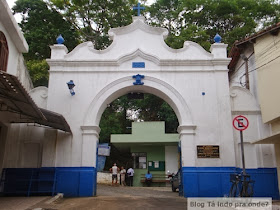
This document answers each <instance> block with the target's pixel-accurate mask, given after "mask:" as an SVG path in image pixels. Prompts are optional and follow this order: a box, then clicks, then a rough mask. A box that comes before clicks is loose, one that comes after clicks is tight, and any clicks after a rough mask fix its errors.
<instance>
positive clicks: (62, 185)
mask: <svg viewBox="0 0 280 210" xmlns="http://www.w3.org/2000/svg"><path fill="white" fill-rule="evenodd" d="M96 179H97V171H96V168H94V167H57V168H55V167H50V168H48V167H44V168H5V169H3V173H2V179H1V180H2V182H3V183H1V185H2V186H4V187H3V193H4V194H5V195H25V196H30V195H54V194H57V193H63V194H64V196H65V197H87V196H95V195H96V186H97V185H96V183H97V182H96Z"/></svg>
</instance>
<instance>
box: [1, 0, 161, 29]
mask: <svg viewBox="0 0 280 210" xmlns="http://www.w3.org/2000/svg"><path fill="white" fill-rule="evenodd" d="M155 1H156V0H148V1H147V4H148V5H151V4H152V3H154V2H155ZM6 2H7V3H8V5H9V7H10V8H12V7H13V6H14V4H15V2H16V0H6ZM15 19H16V21H17V22H18V23H19V22H20V21H21V17H20V14H17V15H15Z"/></svg>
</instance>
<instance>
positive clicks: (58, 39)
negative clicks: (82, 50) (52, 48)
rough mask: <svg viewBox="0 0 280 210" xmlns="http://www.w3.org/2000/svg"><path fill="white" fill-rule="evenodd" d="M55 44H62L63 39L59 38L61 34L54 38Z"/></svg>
mask: <svg viewBox="0 0 280 210" xmlns="http://www.w3.org/2000/svg"><path fill="white" fill-rule="evenodd" d="M56 42H57V44H63V42H64V39H63V37H62V36H61V34H59V36H58V37H57V38H56Z"/></svg>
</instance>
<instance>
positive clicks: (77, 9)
mask: <svg viewBox="0 0 280 210" xmlns="http://www.w3.org/2000/svg"><path fill="white" fill-rule="evenodd" d="M50 1H51V2H52V3H53V5H55V6H56V7H57V9H59V10H60V11H61V13H62V14H64V17H65V18H66V19H67V20H69V21H70V22H71V23H72V24H73V25H74V26H75V27H76V29H78V30H79V31H80V32H81V36H82V37H83V40H84V41H92V42H93V44H94V46H95V48H96V49H105V48H106V47H108V46H109V45H110V43H111V41H110V40H109V35H108V31H109V29H110V28H116V27H120V26H125V25H128V24H130V23H131V22H132V18H131V17H132V14H133V11H132V10H131V8H132V6H133V5H135V4H136V3H137V1H136V0H122V1H119V0H111V1H104V0H95V1H89V0H79V1H78V0H50Z"/></svg>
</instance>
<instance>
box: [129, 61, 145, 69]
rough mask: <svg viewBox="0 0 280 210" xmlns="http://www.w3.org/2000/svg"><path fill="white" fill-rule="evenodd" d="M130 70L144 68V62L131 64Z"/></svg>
mask: <svg viewBox="0 0 280 210" xmlns="http://www.w3.org/2000/svg"><path fill="white" fill-rule="evenodd" d="M132 68H145V62H132Z"/></svg>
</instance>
